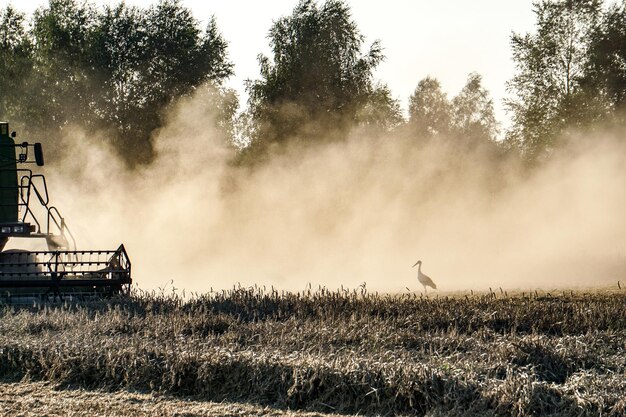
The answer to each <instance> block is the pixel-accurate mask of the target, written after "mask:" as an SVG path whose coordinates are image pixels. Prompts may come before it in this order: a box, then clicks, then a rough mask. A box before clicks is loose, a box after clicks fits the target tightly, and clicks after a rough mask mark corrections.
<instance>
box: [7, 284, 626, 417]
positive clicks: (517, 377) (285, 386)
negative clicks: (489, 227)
mask: <svg viewBox="0 0 626 417" xmlns="http://www.w3.org/2000/svg"><path fill="white" fill-rule="evenodd" d="M0 314H1V315H2V320H1V321H0V375H3V376H4V377H24V376H28V377H30V378H34V379H41V380H48V381H53V382H55V383H57V384H59V385H60V386H81V387H84V388H104V389H108V390H119V389H138V390H144V391H151V392H159V393H167V394H169V395H174V396H193V397H194V398H199V399H203V400H213V401H223V400H227V401H241V402H250V403H256V404H263V405H272V406H276V407H289V408H291V409H296V410H309V411H320V412H340V413H360V414H417V415H424V414H429V415H438V414H447V415H450V414H452V415H454V414H459V415H467V414H468V413H469V414H472V413H474V414H484V413H488V414H492V415H511V414H513V415H531V414H541V415H546V414H570V413H574V414H583V415H595V414H600V413H601V414H604V415H615V416H617V415H622V414H623V411H624V407H625V403H624V398H626V355H625V354H624V353H625V351H626V293H625V292H622V291H619V292H603V293H600V292H593V293H562V294H560V295H558V296H552V295H547V294H543V295H539V296H535V295H533V296H532V297H531V296H520V295H516V296H511V297H496V296H495V295H494V294H493V293H491V294H486V295H479V296H473V297H469V296H468V297H462V296H456V297H437V298H425V297H417V296H415V295H404V296H389V295H376V294H367V293H366V292H365V291H364V290H362V291H352V292H350V291H337V292H330V291H328V290H325V289H321V290H320V291H317V292H305V293H295V294H294V293H278V292H276V291H270V292H265V291H263V290H262V289H255V288H248V289H246V288H236V289H233V290H231V291H224V292H220V293H211V294H208V295H204V296H200V297H196V298H194V299H192V300H187V301H185V300H183V299H181V298H180V297H177V296H176V295H171V296H165V295H163V294H136V295H135V296H133V297H132V298H131V299H130V300H110V301H108V302H100V303H94V304H89V305H69V304H62V305H58V306H34V307H28V308H17V307H4V308H3V309H2V310H0Z"/></svg>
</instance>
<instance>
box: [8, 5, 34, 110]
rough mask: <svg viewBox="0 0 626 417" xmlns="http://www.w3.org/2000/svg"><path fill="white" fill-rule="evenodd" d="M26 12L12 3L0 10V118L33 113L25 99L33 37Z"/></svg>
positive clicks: (30, 69)
mask: <svg viewBox="0 0 626 417" xmlns="http://www.w3.org/2000/svg"><path fill="white" fill-rule="evenodd" d="M25 23H26V22H25V16H24V14H22V13H19V12H18V11H17V10H15V9H14V8H13V7H11V6H10V5H9V6H7V7H6V8H5V9H2V10H0V91H1V92H2V94H1V95H0V118H2V119H4V120H10V121H15V120H17V119H18V115H21V117H19V120H20V121H21V120H24V118H27V117H28V115H30V112H29V111H28V106H27V105H26V104H27V103H26V102H25V100H24V98H25V97H24V91H25V87H26V82H27V80H28V78H29V77H30V75H31V72H32V68H33V60H32V48H33V45H32V41H31V39H30V37H29V36H28V33H27V32H26V27H25Z"/></svg>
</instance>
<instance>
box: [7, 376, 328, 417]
mask: <svg viewBox="0 0 626 417" xmlns="http://www.w3.org/2000/svg"><path fill="white" fill-rule="evenodd" d="M0 414H1V415H3V416H23V417H41V416H47V417H78V416H89V417H92V416H111V417H126V416H127V417H143V416H145V417H152V416H164V417H165V416H179V417H183V416H185V417H191V416H206V417H235V416H251V417H254V416H281V417H333V415H332V414H320V413H307V412H290V411H285V410H278V409H274V408H271V407H267V406H265V407H263V406H258V405H251V404H244V403H214V402H208V401H198V400H186V399H179V398H171V397H167V396H162V395H154V394H145V393H138V392H126V391H120V392H114V393H108V392H102V391H87V390H83V389H71V390H59V389H56V388H55V387H54V386H52V385H51V384H50V383H44V382H22V383H0ZM335 416H336V415H335Z"/></svg>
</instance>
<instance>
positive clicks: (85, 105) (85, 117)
mask: <svg viewBox="0 0 626 417" xmlns="http://www.w3.org/2000/svg"><path fill="white" fill-rule="evenodd" d="M95 21H96V14H95V10H94V9H93V8H92V7H89V6H88V5H78V4H77V2H76V1H75V0H50V3H49V6H48V8H40V9H38V10H37V11H36V12H35V16H34V21H33V36H34V42H35V49H34V60H35V74H34V75H35V77H33V78H32V79H31V80H29V81H30V83H31V86H32V87H35V88H37V89H38V90H39V97H38V100H37V101H36V102H35V103H33V104H34V105H36V106H37V107H38V108H37V109H36V110H37V112H38V113H39V114H40V115H42V116H43V117H44V118H43V120H42V123H43V125H42V126H35V127H39V128H41V129H42V130H43V129H44V128H45V129H46V130H49V129H50V128H51V127H52V128H53V127H56V128H62V127H63V126H65V125H67V124H69V123H77V122H89V121H90V119H91V117H90V113H89V107H90V106H89V104H90V98H91V95H90V87H91V85H90V81H91V78H90V75H91V74H90V73H91V71H92V68H91V67H90V65H89V61H88V54H89V47H90V45H89V35H90V32H91V30H92V29H93V27H94V24H95Z"/></svg>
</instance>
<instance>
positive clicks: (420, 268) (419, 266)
mask: <svg viewBox="0 0 626 417" xmlns="http://www.w3.org/2000/svg"><path fill="white" fill-rule="evenodd" d="M417 272H422V263H421V262H420V263H418V264H417Z"/></svg>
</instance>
